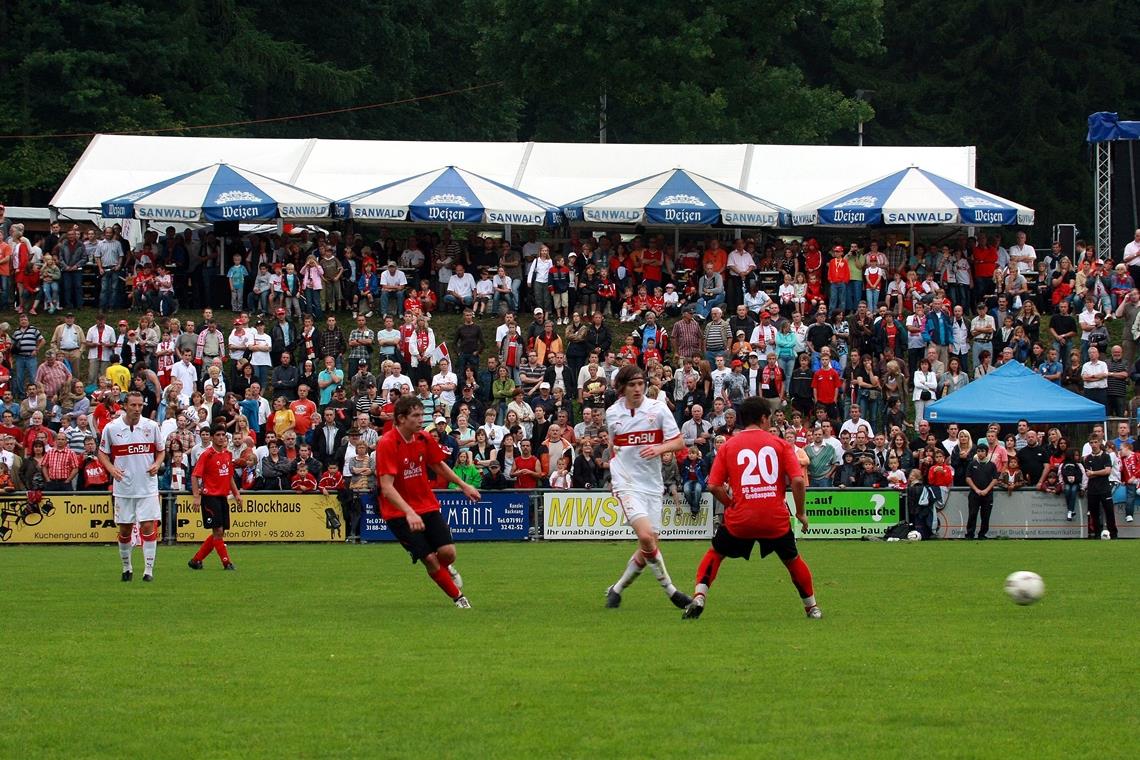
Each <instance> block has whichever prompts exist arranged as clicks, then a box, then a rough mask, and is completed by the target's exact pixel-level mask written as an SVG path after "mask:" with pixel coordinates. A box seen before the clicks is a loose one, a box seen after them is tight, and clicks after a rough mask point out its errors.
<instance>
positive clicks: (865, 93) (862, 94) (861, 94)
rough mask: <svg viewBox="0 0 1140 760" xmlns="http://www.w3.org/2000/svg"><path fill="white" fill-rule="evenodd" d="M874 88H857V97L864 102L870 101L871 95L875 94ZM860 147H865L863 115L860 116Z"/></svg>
mask: <svg viewBox="0 0 1140 760" xmlns="http://www.w3.org/2000/svg"><path fill="white" fill-rule="evenodd" d="M874 94H875V91H874V90H856V91H855V99H856V100H862V101H863V102H864V103H868V102H870V96H871V95H874ZM859 147H860V148H862V147H863V117H862V116H860V117H859Z"/></svg>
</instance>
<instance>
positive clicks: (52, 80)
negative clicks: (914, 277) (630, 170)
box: [0, 0, 1140, 245]
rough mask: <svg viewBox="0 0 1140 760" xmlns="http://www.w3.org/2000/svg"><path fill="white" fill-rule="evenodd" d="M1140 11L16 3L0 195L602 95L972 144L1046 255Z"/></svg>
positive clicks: (871, 136) (805, 129)
mask: <svg viewBox="0 0 1140 760" xmlns="http://www.w3.org/2000/svg"><path fill="white" fill-rule="evenodd" d="M1137 21H1140V4H1136V3H1128V2H1118V1H1116V0H1090V1H1089V2H1085V3H1053V2H1042V1H1041V0H1022V2H1020V3H1009V2H1001V1H1000V0H955V1H952V2H945V0H942V1H940V2H935V1H934V0H910V2H901V0H780V1H779V2H777V1H776V0H747V1H746V0H720V1H719V2H716V3H708V4H700V3H691V2H681V1H680V0H656V2H653V3H645V2H642V1H635V0H605V1H604V2H603V0H531V2H529V3H520V2H515V1H513V0H446V1H445V0H417V1H415V2H413V1H412V0H354V1H353V2H348V3H336V4H331V5H324V4H319V5H314V4H312V3H301V2H297V0H273V1H272V2H270V0H242V2H237V0H162V1H161V2H160V1H159V0H126V1H125V2H122V3H107V2H105V1H104V0H7V2H5V3H3V4H0V29H3V32H4V38H5V44H4V45H2V46H0V92H3V94H4V103H3V106H2V107H0V199H3V200H6V201H7V202H8V203H9V204H13V205H17V204H27V203H30V204H37V205H41V204H44V203H46V202H47V200H48V199H49V198H50V197H51V195H52V193H53V192H54V191H55V189H56V188H57V187H58V185H59V183H60V182H61V181H62V179H63V178H64V177H65V176H66V174H67V172H68V171H69V169H70V167H71V165H72V163H73V162H74V161H75V159H76V158H77V157H78V156H79V155H80V153H81V152H82V151H83V149H84V147H85V146H86V144H87V142H88V140H89V137H88V135H90V134H92V133H96V132H119V131H139V133H144V134H145V133H147V132H149V131H155V130H163V132H162V133H163V134H174V135H178V134H186V135H202V136H209V135H227V136H250V137H322V138H358V139H369V138H371V139H397V138H398V139H422V140H547V141H568V142H588V141H595V140H597V139H598V111H599V96H600V95H602V94H603V93H604V94H605V95H606V102H607V128H608V139H609V141H611V142H703V143H734V142H758V143H831V144H854V143H855V140H856V126H857V124H858V122H859V121H860V119H862V120H864V121H865V122H866V126H865V135H866V138H865V142H866V144H868V145H900V144H927V145H976V146H977V148H978V184H979V186H981V187H983V188H985V189H988V190H992V191H993V192H997V193H999V194H1001V195H1006V196H1008V197H1011V198H1014V199H1016V200H1018V201H1021V202H1023V203H1026V204H1028V205H1030V206H1033V207H1035V208H1036V209H1037V212H1038V213H1037V219H1038V226H1037V232H1036V233H1035V240H1036V242H1037V243H1038V244H1039V245H1040V244H1042V243H1043V241H1044V240H1045V239H1046V238H1047V236H1048V229H1049V226H1051V225H1053V224H1055V223H1059V222H1076V223H1077V224H1078V225H1079V226H1080V227H1081V229H1082V230H1084V231H1086V232H1087V233H1089V234H1090V235H1091V215H1092V195H1091V193H1092V191H1091V173H1090V165H1089V160H1088V151H1087V148H1086V145H1085V142H1084V136H1085V129H1086V127H1085V125H1086V119H1087V116H1088V114H1089V113H1091V112H1093V111H1100V110H1111V111H1118V112H1119V113H1120V114H1121V117H1122V118H1126V119H1140V95H1138V94H1137V93H1135V92H1130V89H1131V88H1130V86H1129V83H1130V82H1133V81H1135V80H1134V78H1133V77H1132V74H1133V73H1136V72H1137V69H1138V63H1137V61H1138V59H1140V33H1138V32H1137V29H1138V28H1140V27H1138V25H1137ZM858 91H863V94H864V98H865V99H860V98H858V97H856V93H857V92H858ZM443 93H451V94H443ZM428 95H439V96H438V97H429V98H423V96H428ZM416 98H422V99H416ZM413 99H414V100H413ZM393 101H405V102H402V103H398V104H395V105H387V106H383V107H378V108H364V109H360V110H355V111H351V112H344V113H336V114H330V115H325V116H313V117H309V118H300V119H281V120H274V121H266V122H262V123H258V124H237V125H233V123H235V122H248V121H253V120H259V119H274V118H275V117H285V116H294V115H298V114H308V113H318V112H326V111H335V110H337V109H343V108H348V107H354V106H361V105H370V104H383V103H391V102H393ZM202 125H231V126H212V127H210V128H206V129H192V130H190V129H185V128H187V127H199V126H202ZM61 134H63V135H75V136H71V137H58V136H55V137H50V138H43V137H37V136H42V135H61ZM1119 155H1120V156H1121V157H1122V159H1123V160H1122V161H1121V162H1120V165H1119V167H1118V168H1120V169H1121V170H1122V171H1121V176H1122V177H1126V176H1127V171H1128V151H1127V149H1124V150H1123V151H1121V152H1120V154H1119ZM887 168H893V167H887ZM1117 197H1118V202H1117V221H1118V222H1119V224H1118V225H1117V230H1116V237H1117V238H1118V239H1122V238H1120V235H1121V234H1124V235H1126V236H1127V235H1128V234H1129V232H1130V229H1126V228H1130V227H1131V226H1132V225H1133V224H1134V216H1135V208H1134V205H1133V204H1132V203H1131V197H1130V196H1129V195H1128V193H1127V185H1125V187H1124V188H1123V189H1122V192H1120V193H1118V196H1117ZM1122 229H1123V230H1124V231H1123V233H1122V232H1121V230H1122Z"/></svg>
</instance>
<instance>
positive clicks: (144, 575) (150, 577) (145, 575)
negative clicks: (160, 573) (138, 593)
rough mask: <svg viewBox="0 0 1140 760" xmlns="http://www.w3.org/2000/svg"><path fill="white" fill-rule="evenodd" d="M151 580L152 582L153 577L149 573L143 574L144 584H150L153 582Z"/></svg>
mask: <svg viewBox="0 0 1140 760" xmlns="http://www.w3.org/2000/svg"><path fill="white" fill-rule="evenodd" d="M153 580H154V576H153V575H151V574H150V573H143V581H144V582H146V583H150V582H151V581H153Z"/></svg>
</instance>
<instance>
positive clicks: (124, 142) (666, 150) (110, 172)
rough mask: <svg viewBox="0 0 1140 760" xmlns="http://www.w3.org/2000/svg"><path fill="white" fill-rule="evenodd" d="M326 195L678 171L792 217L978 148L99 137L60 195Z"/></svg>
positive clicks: (56, 203) (602, 185)
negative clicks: (241, 180) (418, 182)
mask: <svg viewBox="0 0 1140 760" xmlns="http://www.w3.org/2000/svg"><path fill="white" fill-rule="evenodd" d="M219 161H222V162H232V163H236V164H238V165H240V166H242V167H244V168H247V169H249V170H251V171H255V172H258V173H260V174H264V175H266V176H269V177H272V178H274V179H277V180H280V181H282V182H287V183H289V184H292V185H296V186H297V187H301V188H304V189H305V190H308V191H310V192H313V193H317V194H320V195H323V196H326V197H329V198H344V197H346V196H349V195H352V194H354V193H358V192H361V191H362V190H366V189H368V188H374V187H377V186H379V185H383V184H387V183H389V182H394V181H396V180H399V179H403V178H406V177H409V176H412V175H414V174H418V173H420V172H424V171H427V170H429V169H433V168H436V167H439V166H441V165H447V164H455V165H460V166H463V167H464V168H465V169H467V170H469V171H472V172H475V173H477V174H481V175H483V176H485V177H488V178H490V179H493V180H495V181H497V182H501V183H503V184H505V185H509V186H510V187H514V188H518V189H520V190H522V191H524V192H526V193H530V194H532V195H534V196H537V197H539V198H544V199H546V200H547V201H550V202H551V203H555V204H564V203H568V202H570V201H572V200H575V199H577V198H582V197H584V196H586V195H590V194H591V193H596V192H599V191H601V190H604V189H606V188H611V187H614V186H616V185H620V184H622V183H623V182H629V181H631V180H634V179H637V178H638V177H645V176H648V175H650V174H655V173H658V172H661V171H665V170H667V169H671V168H674V167H677V166H684V167H685V168H686V169H688V170H689V171H692V172H696V173H698V174H703V175H705V176H707V177H710V178H712V179H714V180H717V181H718V182H723V183H724V184H726V185H730V186H732V187H735V188H739V189H741V190H744V191H745V192H748V193H751V194H752V195H755V196H759V197H761V198H766V199H768V200H769V201H772V202H773V203H778V204H780V205H782V206H784V207H785V208H798V207H799V206H802V205H803V204H805V203H809V202H811V201H812V200H814V199H816V198H820V197H823V196H825V195H828V194H829V193H834V192H838V191H840V190H842V189H844V188H848V187H852V186H853V185H856V184H858V183H860V182H866V181H870V180H873V179H875V178H877V177H882V176H883V175H884V174H886V173H888V172H890V171H894V170H898V169H903V168H906V167H908V166H912V165H913V166H921V167H922V168H924V169H926V170H927V171H931V172H934V173H936V174H940V175H942V176H944V177H946V178H947V179H950V180H953V181H955V182H959V183H961V184H964V185H973V184H974V181H975V172H974V166H975V150H974V148H973V147H971V146H964V147H922V146H913V147H870V146H868V147H855V146H820V145H625V144H618V143H608V144H604V145H602V144H597V143H535V142H532V143H489V142H410V141H379V140H317V139H307V140H276V139H253V138H214V137H150V136H127V135H98V136H96V137H95V138H94V139H93V140H92V141H91V143H90V144H89V145H88V146H87V150H86V151H84V153H83V155H82V156H81V157H80V159H79V161H78V162H76V164H75V166H74V167H72V170H71V173H70V174H69V175H68V176H67V179H66V180H64V182H63V184H62V185H61V186H60V188H59V190H58V192H56V194H55V197H54V198H52V200H51V203H50V206H51V208H53V209H55V210H57V211H59V212H61V213H67V212H70V211H75V210H87V209H98V208H99V204H100V203H101V202H102V201H105V200H106V199H108V198H114V197H116V196H117V195H120V194H123V193H129V192H131V191H132V190H135V189H137V188H140V187H146V186H148V185H150V184H153V183H155V182H160V181H162V180H166V179H169V178H170V177H173V176H175V175H177V174H180V173H183V172H187V171H191V170H192V169H196V168H199V167H201V166H204V165H207V164H212V163H215V162H219Z"/></svg>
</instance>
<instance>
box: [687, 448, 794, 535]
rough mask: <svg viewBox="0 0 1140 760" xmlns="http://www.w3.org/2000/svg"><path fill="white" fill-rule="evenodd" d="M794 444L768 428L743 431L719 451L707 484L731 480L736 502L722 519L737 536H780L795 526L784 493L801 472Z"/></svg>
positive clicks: (714, 484)
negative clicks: (792, 524)
mask: <svg viewBox="0 0 1140 760" xmlns="http://www.w3.org/2000/svg"><path fill="white" fill-rule="evenodd" d="M802 475H803V470H802V469H801V468H800V462H799V459H798V458H797V457H796V450H795V447H794V446H793V445H792V444H791V443H789V442H787V441H785V440H784V439H783V438H778V437H776V436H774V435H772V434H771V433H769V432H767V431H766V430H760V429H756V428H753V429H749V430H744V431H741V432H739V433H737V434H736V435H734V436H732V438H729V439H728V441H727V442H726V443H725V444H724V446H721V448H720V450H719V451H717V453H716V459H714V460H713V465H712V471H711V472H710V473H709V479H708V484H709V487H712V486H717V485H727V486H728V487H729V489H731V491H732V506H730V507H729V508H728V509H726V510H725V512H724V524H725V527H727V528H728V530H729V532H730V533H732V535H734V536H736V537H737V538H779V537H780V536H783V535H784V534H785V533H787V532H788V530H789V529H790V527H791V523H790V521H789V517H790V515H789V512H788V504H787V502H786V501H785V497H784V493H785V491H786V490H787V485H788V483H789V482H790V481H791V478H794V477H798V476H802Z"/></svg>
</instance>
